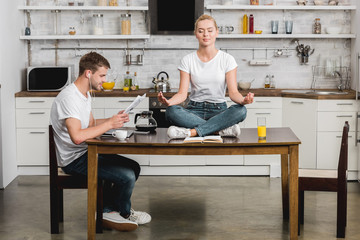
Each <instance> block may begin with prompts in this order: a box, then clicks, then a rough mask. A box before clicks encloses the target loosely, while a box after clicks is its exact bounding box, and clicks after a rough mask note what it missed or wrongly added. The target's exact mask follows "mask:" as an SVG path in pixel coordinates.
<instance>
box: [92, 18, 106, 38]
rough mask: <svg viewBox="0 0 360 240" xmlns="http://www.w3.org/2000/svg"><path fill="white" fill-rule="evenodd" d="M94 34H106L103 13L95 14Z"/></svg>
mask: <svg viewBox="0 0 360 240" xmlns="http://www.w3.org/2000/svg"><path fill="white" fill-rule="evenodd" d="M93 34H94V35H102V34H104V19H103V15H102V14H100V13H96V14H94V15H93Z"/></svg>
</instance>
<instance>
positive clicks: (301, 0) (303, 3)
mask: <svg viewBox="0 0 360 240" xmlns="http://www.w3.org/2000/svg"><path fill="white" fill-rule="evenodd" d="M296 3H297V5H303V6H305V5H306V4H307V0H298V1H296Z"/></svg>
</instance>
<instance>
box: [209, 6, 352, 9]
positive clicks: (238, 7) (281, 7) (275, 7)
mask: <svg viewBox="0 0 360 240" xmlns="http://www.w3.org/2000/svg"><path fill="white" fill-rule="evenodd" d="M206 9H208V10H356V6H353V5H348V6H315V5H307V6H298V5H269V6H265V5H261V6H259V5H207V6H206Z"/></svg>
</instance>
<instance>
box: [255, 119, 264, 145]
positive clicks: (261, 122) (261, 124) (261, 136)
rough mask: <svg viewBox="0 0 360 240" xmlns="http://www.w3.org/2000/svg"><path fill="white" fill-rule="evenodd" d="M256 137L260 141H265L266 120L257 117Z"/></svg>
mask: <svg viewBox="0 0 360 240" xmlns="http://www.w3.org/2000/svg"><path fill="white" fill-rule="evenodd" d="M257 129H258V137H259V139H260V140H264V139H266V118H265V117H258V119H257Z"/></svg>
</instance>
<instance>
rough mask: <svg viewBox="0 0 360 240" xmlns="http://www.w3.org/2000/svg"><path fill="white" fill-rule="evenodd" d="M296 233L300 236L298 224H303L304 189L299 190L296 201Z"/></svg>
mask: <svg viewBox="0 0 360 240" xmlns="http://www.w3.org/2000/svg"><path fill="white" fill-rule="evenodd" d="M298 204H299V206H298V209H299V213H298V235H299V236H300V224H304V191H300V190H299V201H298Z"/></svg>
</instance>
